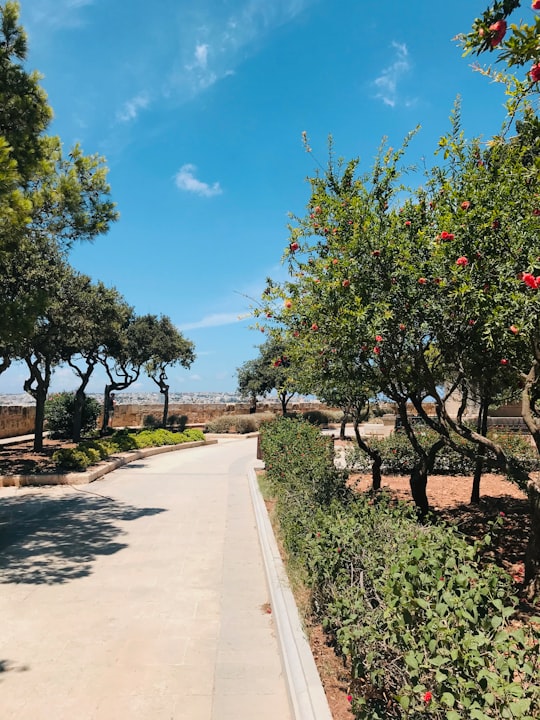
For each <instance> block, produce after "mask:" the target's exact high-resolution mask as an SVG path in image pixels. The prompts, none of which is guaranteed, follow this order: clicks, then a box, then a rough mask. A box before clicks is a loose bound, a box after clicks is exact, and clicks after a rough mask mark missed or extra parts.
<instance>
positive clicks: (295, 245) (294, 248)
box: [289, 242, 300, 252]
mask: <svg viewBox="0 0 540 720" xmlns="http://www.w3.org/2000/svg"><path fill="white" fill-rule="evenodd" d="M289 247H290V249H291V252H296V251H297V250H298V249H299V247H300V245H299V244H298V243H297V242H293V243H291V244H290V245H289Z"/></svg>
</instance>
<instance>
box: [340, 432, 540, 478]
mask: <svg viewBox="0 0 540 720" xmlns="http://www.w3.org/2000/svg"><path fill="white" fill-rule="evenodd" d="M417 435H418V438H419V439H420V442H421V443H422V444H423V445H424V446H425V447H429V446H430V445H432V444H433V443H434V442H435V440H436V439H438V437H439V436H438V435H437V434H436V433H435V432H434V431H432V430H429V429H425V430H422V431H420V432H417ZM488 437H490V438H493V440H496V441H497V442H498V443H500V445H501V446H502V448H503V449H504V451H505V452H506V453H507V454H508V455H509V456H511V457H512V458H514V459H515V460H516V461H517V462H518V463H519V464H520V465H521V466H522V467H523V468H524V469H525V470H527V472H531V471H533V470H538V469H540V461H539V458H538V453H537V452H536V450H535V449H534V448H533V447H532V446H531V445H530V443H528V442H527V440H526V439H525V438H524V437H523V436H521V435H518V434H515V433H504V432H501V431H498V432H496V431H491V430H490V431H489V432H488ZM370 446H371V447H372V448H373V449H376V450H378V451H379V452H380V454H381V457H382V471H383V472H384V473H386V474H388V475H405V474H409V473H410V471H411V470H412V468H413V466H414V464H415V462H416V455H415V453H414V451H413V448H412V446H411V444H410V442H409V440H408V439H407V436H406V435H405V433H403V432H399V433H392V435H390V436H388V437H386V438H378V439H374V440H371V441H370ZM345 459H346V465H347V468H348V469H349V470H350V471H356V472H369V471H370V470H371V460H370V459H369V457H368V456H367V455H366V454H365V453H364V452H363V451H362V450H361V449H360V448H359V447H358V446H357V445H356V444H354V445H353V446H352V447H350V448H349V449H348V450H347V452H346V453H345ZM472 472H474V460H471V459H469V458H467V457H465V456H463V455H460V454H459V453H458V452H456V451H455V450H452V449H451V448H449V447H447V446H445V447H443V448H442V450H441V451H440V452H439V454H438V455H437V459H436V461H435V466H434V468H433V474H442V475H470V474H471V473H472Z"/></svg>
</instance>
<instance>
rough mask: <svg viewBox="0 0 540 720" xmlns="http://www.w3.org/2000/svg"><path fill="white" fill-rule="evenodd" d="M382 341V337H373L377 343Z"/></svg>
mask: <svg viewBox="0 0 540 720" xmlns="http://www.w3.org/2000/svg"><path fill="white" fill-rule="evenodd" d="M382 339H383V338H382V335H375V340H376V341H377V342H382Z"/></svg>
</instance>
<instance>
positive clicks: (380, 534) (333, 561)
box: [261, 420, 540, 720]
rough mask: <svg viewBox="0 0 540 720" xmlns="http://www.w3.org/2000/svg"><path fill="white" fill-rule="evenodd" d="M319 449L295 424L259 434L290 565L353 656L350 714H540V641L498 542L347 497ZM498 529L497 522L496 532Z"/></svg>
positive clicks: (379, 501)
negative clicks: (520, 613)
mask: <svg viewBox="0 0 540 720" xmlns="http://www.w3.org/2000/svg"><path fill="white" fill-rule="evenodd" d="M306 428H307V429H306ZM321 441H324V438H322V437H321V436H320V434H319V433H318V432H317V431H316V429H315V428H313V427H310V426H309V425H307V424H305V423H304V424H301V423H298V422H296V423H295V422H294V421H289V420H282V421H280V422H276V423H275V424H270V425H268V426H266V427H265V428H264V431H261V448H262V450H263V457H264V460H265V464H266V468H267V471H266V479H267V480H268V482H269V486H270V488H271V490H272V491H273V492H274V493H275V496H276V500H277V502H276V514H277V518H278V522H279V533H280V536H281V539H282V542H283V545H284V548H285V551H286V553H287V556H288V561H289V564H290V565H292V566H293V568H294V569H295V570H296V573H295V575H296V576H297V577H298V574H299V572H298V571H300V574H301V575H303V577H304V579H305V585H306V587H307V588H308V589H309V590H310V593H311V607H312V610H313V613H314V614H315V616H316V617H317V618H318V619H319V620H320V621H321V622H322V624H323V626H324V627H325V628H326V630H327V631H328V632H329V633H330V636H331V639H333V642H334V643H335V645H336V647H337V648H338V651H340V652H341V654H342V655H343V657H344V659H345V660H346V666H347V668H348V671H349V672H350V688H351V694H352V697H353V702H352V709H353V712H354V715H355V717H356V718H357V719H358V720H368V719H370V720H372V719H373V720H383V719H384V720H389V719H391V718H395V719H397V718H411V719H414V718H421V717H426V718H427V717H429V718H436V719H437V720H465V719H467V720H468V719H469V718H471V719H474V718H475V719H476V720H490V718H497V719H502V718H523V720H533V718H535V717H539V716H540V689H539V687H538V685H537V684H536V680H535V678H536V677H537V675H538V671H539V651H540V642H539V641H540V635H539V633H538V629H537V628H536V629H535V626H534V625H533V626H531V627H530V628H526V627H519V625H518V624H517V623H516V622H515V609H516V602H517V601H516V598H515V597H514V595H513V592H512V583H511V580H510V577H509V576H508V575H507V574H506V573H505V572H504V571H502V570H500V569H499V568H498V567H496V566H495V565H493V564H491V563H490V544H491V542H492V537H490V536H486V537H485V538H484V539H483V540H480V541H477V542H476V543H474V544H471V543H470V542H468V541H467V539H466V538H465V537H463V536H462V535H461V534H460V533H459V531H458V530H457V528H455V527H452V526H447V525H443V524H440V525H428V526H423V525H420V524H419V523H418V521H417V518H416V516H415V515H414V510H413V509H412V508H410V507H408V506H405V505H403V504H397V503H395V502H393V501H392V500H391V498H389V497H388V496H386V495H384V494H382V493H379V494H377V495H376V496H371V495H361V496H359V495H355V494H352V493H349V492H347V491H345V490H344V488H343V486H342V485H340V484H339V482H335V481H334V482H332V481H331V477H332V470H331V468H330V466H329V458H330V457H331V454H330V451H329V448H328V447H327V446H326V447H325V445H324V442H321ZM503 531H504V520H503V518H502V517H499V518H498V519H497V520H496V521H495V522H494V523H492V528H491V536H496V534H497V533H499V532H503Z"/></svg>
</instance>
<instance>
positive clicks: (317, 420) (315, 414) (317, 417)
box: [302, 410, 328, 427]
mask: <svg viewBox="0 0 540 720" xmlns="http://www.w3.org/2000/svg"><path fill="white" fill-rule="evenodd" d="M302 417H303V418H304V420H307V422H309V423H311V424H312V425H322V426H324V427H326V426H327V425H328V415H327V413H324V412H322V411H321V410H306V412H304V413H303V414H302Z"/></svg>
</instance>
